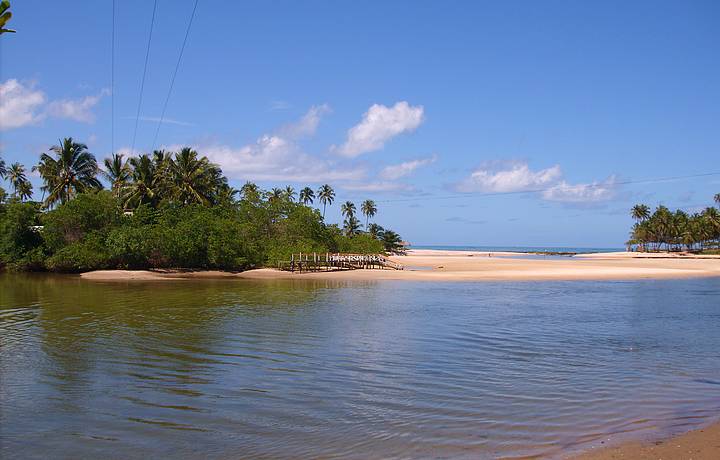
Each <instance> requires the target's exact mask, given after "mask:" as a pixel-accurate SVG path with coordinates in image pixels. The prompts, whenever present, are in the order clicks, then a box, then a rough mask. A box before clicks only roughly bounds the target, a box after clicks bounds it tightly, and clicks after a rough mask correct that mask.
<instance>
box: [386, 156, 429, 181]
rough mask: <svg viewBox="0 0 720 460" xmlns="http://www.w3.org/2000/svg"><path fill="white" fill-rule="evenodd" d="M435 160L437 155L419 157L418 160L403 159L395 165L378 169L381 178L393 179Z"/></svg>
mask: <svg viewBox="0 0 720 460" xmlns="http://www.w3.org/2000/svg"><path fill="white" fill-rule="evenodd" d="M436 160H437V156H435V155H433V156H432V157H430V158H421V159H418V160H411V161H405V162H403V163H400V164H396V165H389V166H385V167H384V168H383V169H382V170H381V171H380V177H382V178H383V179H389V180H395V179H399V178H401V177H405V176H407V175H408V174H412V173H413V172H414V171H415V170H416V169H418V168H420V167H422V166H426V165H429V164H430V163H433V162H435V161H436Z"/></svg>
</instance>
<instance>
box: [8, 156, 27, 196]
mask: <svg viewBox="0 0 720 460" xmlns="http://www.w3.org/2000/svg"><path fill="white" fill-rule="evenodd" d="M6 174H7V178H8V180H9V181H10V185H12V187H13V195H15V196H17V195H18V189H19V188H20V187H21V186H22V184H23V183H24V182H27V176H25V166H23V165H21V164H20V163H13V164H11V165H10V169H8V170H7V173H6Z"/></svg>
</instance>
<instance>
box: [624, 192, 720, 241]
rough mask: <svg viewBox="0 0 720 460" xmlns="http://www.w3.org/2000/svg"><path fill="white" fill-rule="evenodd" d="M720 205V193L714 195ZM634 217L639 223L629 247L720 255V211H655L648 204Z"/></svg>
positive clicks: (637, 207)
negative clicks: (716, 253)
mask: <svg viewBox="0 0 720 460" xmlns="http://www.w3.org/2000/svg"><path fill="white" fill-rule="evenodd" d="M714 200H715V202H717V203H718V204H720V193H718V194H716V195H715V196H714ZM630 214H631V215H632V217H633V219H635V220H636V221H637V222H636V223H635V225H634V226H633V229H632V232H631V234H630V240H629V241H628V243H627V244H628V245H630V246H634V247H636V248H637V249H638V250H640V251H662V250H667V251H680V250H683V249H684V250H687V251H702V252H704V253H711V252H716V251H717V250H718V249H719V248H720V211H718V209H717V208H715V207H712V206H709V207H707V208H705V209H704V210H703V211H702V212H699V213H694V214H688V213H686V212H685V211H683V210H681V209H678V210H676V211H674V212H673V211H671V210H670V209H668V208H667V207H665V206H658V207H657V209H656V210H655V212H653V213H652V214H651V213H650V208H649V207H648V206H646V205H644V204H638V205H635V206H634V207H633V208H632V210H631V212H630Z"/></svg>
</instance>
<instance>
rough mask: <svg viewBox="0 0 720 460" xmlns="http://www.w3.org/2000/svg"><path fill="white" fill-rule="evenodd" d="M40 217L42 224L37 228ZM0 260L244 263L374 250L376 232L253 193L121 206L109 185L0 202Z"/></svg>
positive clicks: (74, 265)
mask: <svg viewBox="0 0 720 460" xmlns="http://www.w3.org/2000/svg"><path fill="white" fill-rule="evenodd" d="M41 221H42V223H43V224H44V228H43V229H38V228H35V227H34V226H37V225H38V224H40V222H41ZM0 231H1V232H2V233H1V234H0V264H3V265H7V266H12V267H17V268H20V269H36V270H37V269H48V270H52V271H60V272H81V271H87V270H97V269H105V268H108V269H113V268H120V269H142V268H188V269H222V270H243V269H247V268H252V267H257V266H262V265H275V263H276V262H277V261H280V260H289V259H290V255H291V254H293V253H295V254H297V253H298V252H303V253H312V252H317V253H320V254H322V253H326V252H351V253H378V252H382V251H383V248H384V247H385V246H387V244H385V245H384V244H383V241H382V238H381V237H380V234H377V235H370V234H364V233H360V234H355V235H351V236H348V235H345V234H344V233H343V231H342V230H340V229H339V228H338V227H337V226H336V225H325V223H324V222H323V218H322V216H321V215H320V212H319V211H318V210H316V209H313V208H310V207H308V206H304V205H302V204H300V203H296V202H293V201H291V200H288V199H285V198H280V199H277V198H274V199H270V198H267V197H266V196H264V195H261V194H259V193H258V194H254V195H251V196H249V197H248V198H246V199H243V200H240V201H239V202H237V203H230V202H229V201H227V202H226V203H225V204H223V205H215V206H207V205H201V204H180V203H173V202H162V203H161V204H159V205H156V206H155V205H154V206H151V205H147V204H146V205H140V206H138V207H137V208H136V209H135V210H134V212H133V213H131V214H128V215H125V214H123V213H122V212H121V208H120V206H119V204H118V200H117V198H116V197H115V196H114V195H113V194H112V193H110V192H107V191H100V192H90V193H86V194H80V195H78V196H77V197H75V198H74V199H72V200H70V201H68V202H66V203H64V204H61V205H60V206H58V207H57V208H56V209H54V210H51V211H48V212H47V213H45V214H42V213H41V212H40V207H39V205H38V204H33V203H19V202H16V201H11V202H9V203H6V204H2V205H0Z"/></svg>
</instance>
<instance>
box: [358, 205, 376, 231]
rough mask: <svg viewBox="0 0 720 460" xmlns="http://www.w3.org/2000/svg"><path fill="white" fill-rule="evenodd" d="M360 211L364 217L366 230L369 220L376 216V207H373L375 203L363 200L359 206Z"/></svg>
mask: <svg viewBox="0 0 720 460" xmlns="http://www.w3.org/2000/svg"><path fill="white" fill-rule="evenodd" d="M360 211H362V213H363V214H364V215H365V228H368V223H369V222H370V218H371V217H374V216H375V214H377V206H375V202H374V201H373V200H365V201H363V203H362V204H361V205H360Z"/></svg>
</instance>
